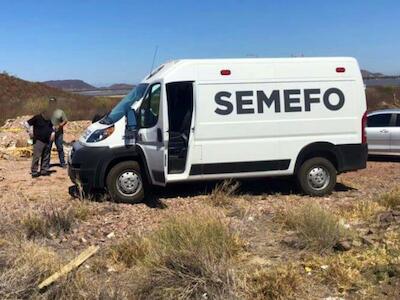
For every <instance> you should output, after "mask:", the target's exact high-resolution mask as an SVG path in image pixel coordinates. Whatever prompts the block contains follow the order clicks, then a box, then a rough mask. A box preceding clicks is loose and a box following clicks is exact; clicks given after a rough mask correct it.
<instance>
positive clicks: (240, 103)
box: [236, 91, 254, 115]
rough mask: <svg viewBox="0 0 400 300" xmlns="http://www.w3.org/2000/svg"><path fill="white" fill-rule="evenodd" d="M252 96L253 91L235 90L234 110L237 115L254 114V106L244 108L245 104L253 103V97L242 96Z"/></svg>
mask: <svg viewBox="0 0 400 300" xmlns="http://www.w3.org/2000/svg"><path fill="white" fill-rule="evenodd" d="M251 96H253V91H240V92H236V110H237V113H238V115H242V114H254V108H245V107H244V106H245V105H251V104H253V99H244V97H251Z"/></svg>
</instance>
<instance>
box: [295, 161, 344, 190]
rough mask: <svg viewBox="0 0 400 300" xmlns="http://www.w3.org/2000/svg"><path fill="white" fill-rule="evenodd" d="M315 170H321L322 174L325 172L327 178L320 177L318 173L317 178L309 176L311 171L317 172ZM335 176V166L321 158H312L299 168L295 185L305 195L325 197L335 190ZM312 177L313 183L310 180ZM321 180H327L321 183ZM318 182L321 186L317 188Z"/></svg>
mask: <svg viewBox="0 0 400 300" xmlns="http://www.w3.org/2000/svg"><path fill="white" fill-rule="evenodd" d="M317 168H321V169H322V173H323V172H326V174H328V176H329V178H327V177H324V176H323V175H321V172H319V174H320V177H319V178H315V175H314V176H312V175H311V174H310V173H311V171H312V170H313V169H314V171H315V172H317V171H316V170H318V169H317ZM317 173H318V172H317ZM336 174H337V171H336V168H335V166H334V165H333V164H332V163H331V162H330V161H329V160H328V159H326V158H323V157H314V158H311V159H308V160H306V161H305V162H303V164H302V165H301V166H300V168H299V170H298V172H297V174H296V177H297V184H298V186H299V188H300V189H301V191H302V192H304V193H305V194H307V195H310V196H317V197H321V196H325V195H328V194H330V193H332V191H333V189H334V188H335V185H336ZM317 176H318V175H317ZM312 177H313V178H314V181H313V180H312V179H311V178H312ZM322 178H327V179H326V180H325V181H323V180H322ZM316 181H318V182H316ZM320 182H321V186H318V185H319V184H320ZM322 182H323V183H322Z"/></svg>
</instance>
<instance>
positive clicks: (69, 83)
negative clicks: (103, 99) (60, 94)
mask: <svg viewBox="0 0 400 300" xmlns="http://www.w3.org/2000/svg"><path fill="white" fill-rule="evenodd" d="M43 83H44V84H46V85H48V86H51V87H54V88H58V89H61V90H64V91H84V90H95V89H97V88H96V87H94V86H93V85H90V84H88V83H86V82H84V81H83V80H79V79H67V80H49V81H44V82H43Z"/></svg>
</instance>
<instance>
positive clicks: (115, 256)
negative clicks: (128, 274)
mask: <svg viewBox="0 0 400 300" xmlns="http://www.w3.org/2000/svg"><path fill="white" fill-rule="evenodd" d="M148 250H149V244H148V240H147V239H146V238H145V237H143V236H141V235H139V234H134V235H132V236H131V237H129V238H127V239H125V240H123V241H121V242H119V243H117V244H115V245H112V246H111V248H110V251H109V256H110V257H111V258H112V260H113V261H114V262H116V263H122V264H124V265H125V266H126V267H128V268H130V267H132V266H134V265H136V264H137V262H139V261H142V260H143V259H144V258H145V257H146V255H147V253H148Z"/></svg>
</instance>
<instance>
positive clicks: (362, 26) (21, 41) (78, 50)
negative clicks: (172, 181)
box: [0, 0, 400, 84]
mask: <svg viewBox="0 0 400 300" xmlns="http://www.w3.org/2000/svg"><path fill="white" fill-rule="evenodd" d="M399 32H400V1H398V0H393V1H392V0H382V1H374V0H369V1H368V0H364V1H358V0H352V1H345V0H342V1H341V0H337V1H322V0H320V1H315V0H309V1H307V0H304V1H300V0H298V1H289V0H287V1H284V0H281V1H267V0H265V1H261V0H259V1H256V0H248V1H244V0H242V1H239V0H231V1H229V0H225V1H219V0H214V1H212V0H201V1H191V0H186V1H183V0H169V1H161V0H160V1H151V0H148V1H100V0H98V1H94V0H81V1H72V0H70V1H54V0H53V1H47V0H43V1H42V0H41V1H26V0H18V1H15V0H14V1H8V0H0V71H1V70H6V71H7V72H9V73H11V74H14V75H16V76H19V77H21V78H24V79H27V80H33V81H43V80H50V79H71V78H73V79H83V80H85V81H87V82H89V83H92V84H108V83H115V82H130V83H136V82H138V81H140V80H141V78H143V77H144V76H145V74H146V73H148V72H149V69H150V67H151V62H152V57H153V53H154V49H155V46H156V45H157V46H159V51H158V56H157V59H156V64H159V63H162V62H164V61H166V60H170V59H176V58H206V57H247V56H260V57H287V56H291V55H304V56H344V55H345V56H354V57H356V58H357V59H358V60H359V62H360V64H361V66H362V67H363V68H366V69H369V70H371V71H380V72H384V73H388V74H394V73H395V74H400V38H399Z"/></svg>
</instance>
